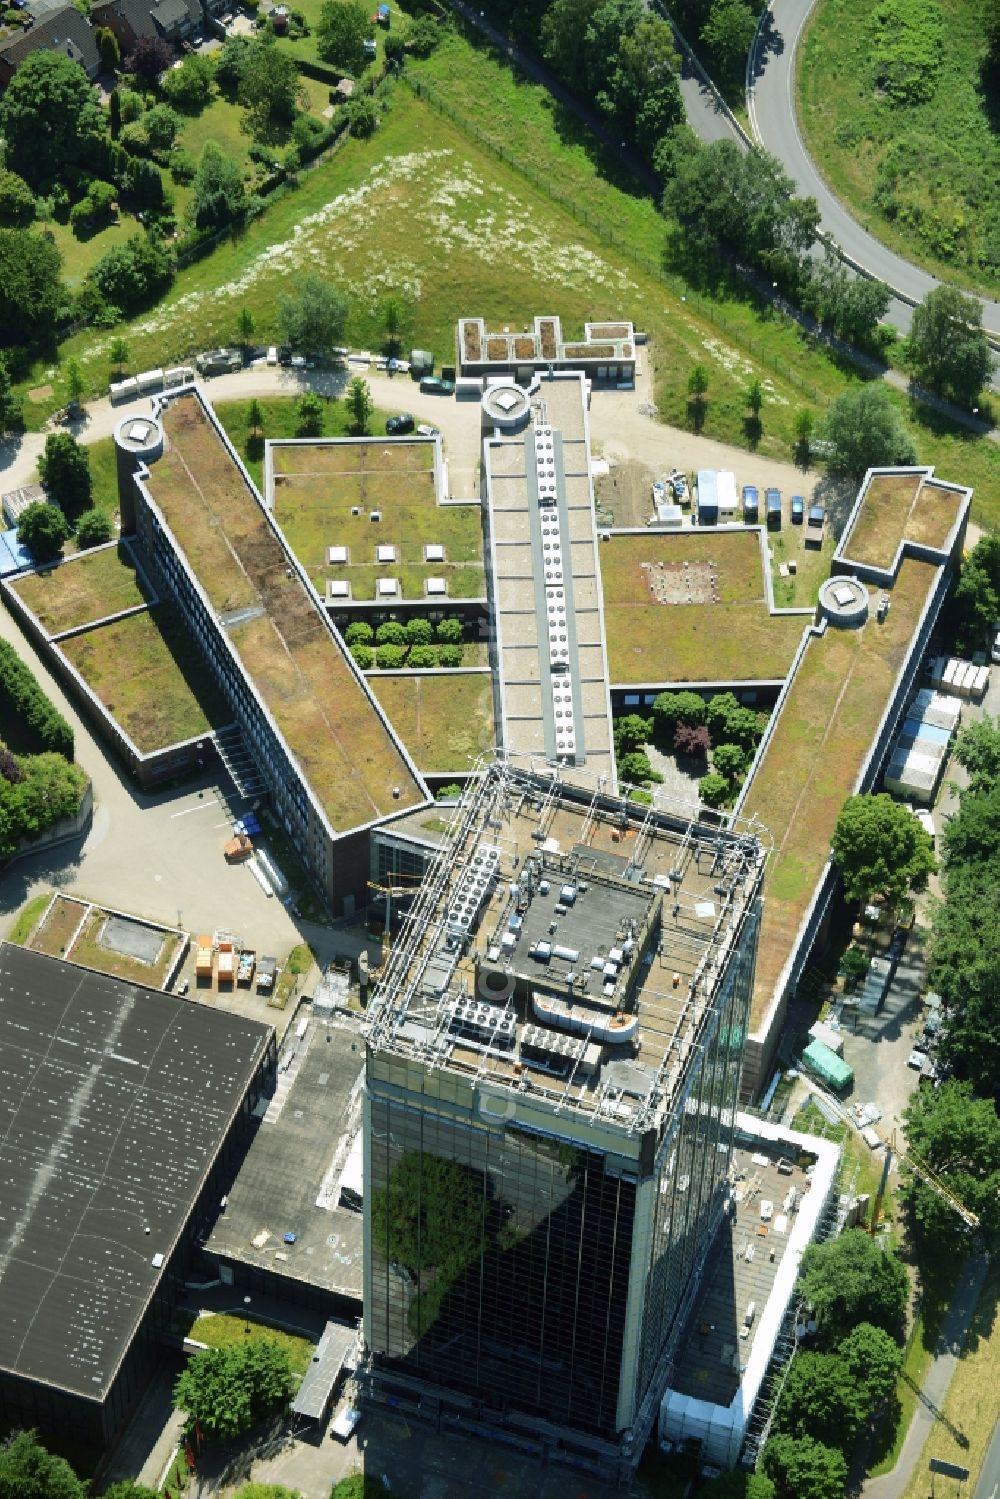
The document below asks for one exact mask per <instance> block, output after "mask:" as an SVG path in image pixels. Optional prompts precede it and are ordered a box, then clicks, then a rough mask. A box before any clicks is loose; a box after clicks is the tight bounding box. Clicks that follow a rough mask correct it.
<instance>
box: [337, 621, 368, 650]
mask: <svg viewBox="0 0 1000 1499" xmlns="http://www.w3.org/2000/svg"><path fill="white" fill-rule="evenodd" d="M374 634H375V631H374V630H373V629H372V627H371V625H370V624H369V623H368V621H367V620H366V619H355V620H352V621H351V623H350V624H349V625H348V626H347V629H346V631H345V632H344V639H345V640H346V641H347V644H348V645H371V643H372V639H373V637H374Z"/></svg>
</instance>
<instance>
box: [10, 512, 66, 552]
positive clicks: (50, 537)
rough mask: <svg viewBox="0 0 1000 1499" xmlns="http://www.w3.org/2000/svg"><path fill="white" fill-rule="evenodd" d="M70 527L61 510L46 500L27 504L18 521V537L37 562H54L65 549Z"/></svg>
mask: <svg viewBox="0 0 1000 1499" xmlns="http://www.w3.org/2000/svg"><path fill="white" fill-rule="evenodd" d="M68 536H69V527H68V526H67V524H66V520H65V517H64V516H63V513H62V511H61V510H58V509H56V507H55V505H47V504H46V503H45V502H44V500H40V501H37V502H36V503H35V504H33V505H27V506H25V508H24V509H23V510H22V511H21V515H20V518H19V520H18V523H17V539H18V541H19V542H20V543H21V545H22V546H24V547H27V548H28V551H29V552H30V553H31V555H32V557H33V558H34V560H35V561H36V562H52V561H53V560H54V559H55V558H56V557H58V556H59V553H60V552H61V551H62V549H63V542H65V541H66V539H67V538H68Z"/></svg>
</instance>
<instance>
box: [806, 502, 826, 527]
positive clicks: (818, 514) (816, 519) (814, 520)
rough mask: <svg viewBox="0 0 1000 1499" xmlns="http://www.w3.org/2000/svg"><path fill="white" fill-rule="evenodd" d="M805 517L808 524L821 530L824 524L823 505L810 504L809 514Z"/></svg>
mask: <svg viewBox="0 0 1000 1499" xmlns="http://www.w3.org/2000/svg"><path fill="white" fill-rule="evenodd" d="M806 519H807V524H808V525H810V526H818V527H819V529H820V530H821V531H822V529H823V527H824V526H825V525H826V509H825V507H824V506H823V505H810V506H809V514H808V516H807V518H806Z"/></svg>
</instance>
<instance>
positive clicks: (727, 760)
mask: <svg viewBox="0 0 1000 1499" xmlns="http://www.w3.org/2000/svg"><path fill="white" fill-rule="evenodd" d="M712 768H713V770H717V771H718V772H719V775H720V776H725V778H726V780H727V781H730V782H736V781H739V780H740V778H741V777H742V776H743V775H744V774H745V772H746V768H747V754H746V750H745V749H744V748H743V746H742V745H740V744H717V745H716V747H715V749H714V750H713V751H712Z"/></svg>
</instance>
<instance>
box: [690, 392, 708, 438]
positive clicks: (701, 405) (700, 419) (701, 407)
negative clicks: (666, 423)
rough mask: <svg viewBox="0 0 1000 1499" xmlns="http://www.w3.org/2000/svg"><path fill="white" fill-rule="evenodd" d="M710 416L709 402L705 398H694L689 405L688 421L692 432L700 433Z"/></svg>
mask: <svg viewBox="0 0 1000 1499" xmlns="http://www.w3.org/2000/svg"><path fill="white" fill-rule="evenodd" d="M707 415H708V402H707V401H706V400H705V398H704V396H692V397H691V399H690V400H689V401H688V403H687V421H688V426H689V427H690V428H691V431H692V432H700V431H701V429H702V428H703V427H704V425H705V417H706V416H707Z"/></svg>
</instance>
